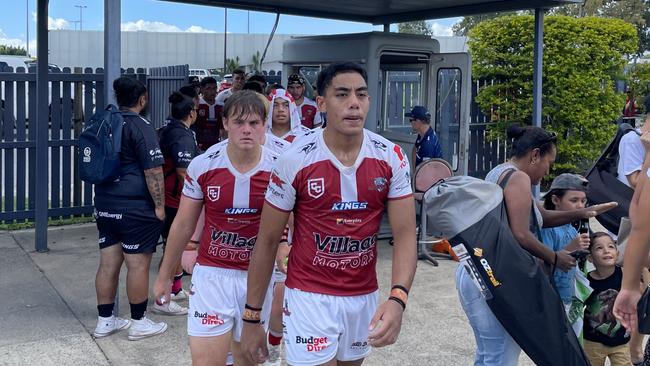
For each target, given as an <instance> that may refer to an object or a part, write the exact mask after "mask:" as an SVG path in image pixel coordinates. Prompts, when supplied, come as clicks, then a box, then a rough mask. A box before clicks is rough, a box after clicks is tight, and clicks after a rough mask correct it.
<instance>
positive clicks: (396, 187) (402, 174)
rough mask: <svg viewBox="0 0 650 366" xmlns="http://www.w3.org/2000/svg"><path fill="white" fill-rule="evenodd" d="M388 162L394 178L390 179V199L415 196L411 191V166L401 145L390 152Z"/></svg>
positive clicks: (395, 146)
mask: <svg viewBox="0 0 650 366" xmlns="http://www.w3.org/2000/svg"><path fill="white" fill-rule="evenodd" d="M388 162H389V164H390V167H391V170H392V172H393V176H392V177H391V179H390V188H389V190H388V199H401V198H405V197H409V196H411V195H413V190H412V189H411V173H410V169H411V166H410V164H409V161H408V158H407V157H406V154H405V153H404V150H402V148H401V147H400V146H399V145H394V146H393V151H390V153H389V158H388Z"/></svg>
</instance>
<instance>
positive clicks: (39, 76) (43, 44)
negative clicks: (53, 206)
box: [30, 0, 59, 253]
mask: <svg viewBox="0 0 650 366" xmlns="http://www.w3.org/2000/svg"><path fill="white" fill-rule="evenodd" d="M48 3H49V1H48V0H38V2H37V9H36V42H37V45H38V50H37V53H36V55H37V58H38V63H37V67H36V118H35V119H32V118H31V117H30V123H36V154H35V155H36V177H35V178H36V192H35V196H36V197H35V206H36V209H35V217H34V219H35V222H36V238H35V239H36V240H35V246H36V251H37V252H40V253H42V252H47V251H48V249H47V220H48V215H47V209H48V207H49V202H48V197H47V196H48V187H49V183H50V179H49V169H48V163H49V159H48V149H49V147H48V140H49V138H50V136H49V132H50V131H49V114H50V113H49V98H48V93H49V87H48V76H47V74H48V71H49V70H48V39H47V15H48V9H47V8H48ZM58 188H59V187H56V189H58Z"/></svg>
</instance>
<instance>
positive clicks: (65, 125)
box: [57, 67, 77, 207]
mask: <svg viewBox="0 0 650 366" xmlns="http://www.w3.org/2000/svg"><path fill="white" fill-rule="evenodd" d="M63 73H66V74H69V73H70V68H67V67H66V68H64V69H63ZM73 87H74V84H73V83H71V82H67V81H66V82H63V112H62V116H61V129H62V130H63V131H62V132H63V133H62V139H61V140H59V141H57V142H66V143H67V142H68V141H69V142H71V143H74V144H76V143H77V140H71V133H72V108H73V103H72V88H73ZM70 146H72V144H71V145H67V144H66V145H62V147H63V148H62V155H63V158H62V161H63V169H62V170H61V175H62V178H61V187H62V188H63V192H62V197H61V198H62V202H61V204H62V206H63V207H70V206H71V201H70V198H71V196H72V195H71V191H72V166H73V164H74V162H73V160H74V156H73V155H72V154H73V152H74V150H73V149H72V148H70Z"/></svg>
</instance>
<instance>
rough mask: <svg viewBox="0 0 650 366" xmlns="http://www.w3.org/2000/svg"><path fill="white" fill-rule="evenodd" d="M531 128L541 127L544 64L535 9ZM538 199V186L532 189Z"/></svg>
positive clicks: (541, 27) (541, 18)
mask: <svg viewBox="0 0 650 366" xmlns="http://www.w3.org/2000/svg"><path fill="white" fill-rule="evenodd" d="M533 52H534V53H533V59H534V60H533V126H535V127H542V72H543V63H544V9H540V8H536V9H535V48H534V51H533ZM533 194H534V195H535V197H538V198H539V185H536V186H535V187H534V189H533Z"/></svg>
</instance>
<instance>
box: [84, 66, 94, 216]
mask: <svg viewBox="0 0 650 366" xmlns="http://www.w3.org/2000/svg"><path fill="white" fill-rule="evenodd" d="M86 74H93V69H92V68H90V67H87V68H85V69H84V75H86ZM83 85H84V93H83V101H84V120H86V119H88V118H90V116H92V115H93V106H94V104H95V103H93V86H94V85H93V82H92V81H85V82H84V83H83ZM83 186H84V200H83V204H84V205H89V204H92V202H93V186H92V184H90V183H86V182H84V183H83Z"/></svg>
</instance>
